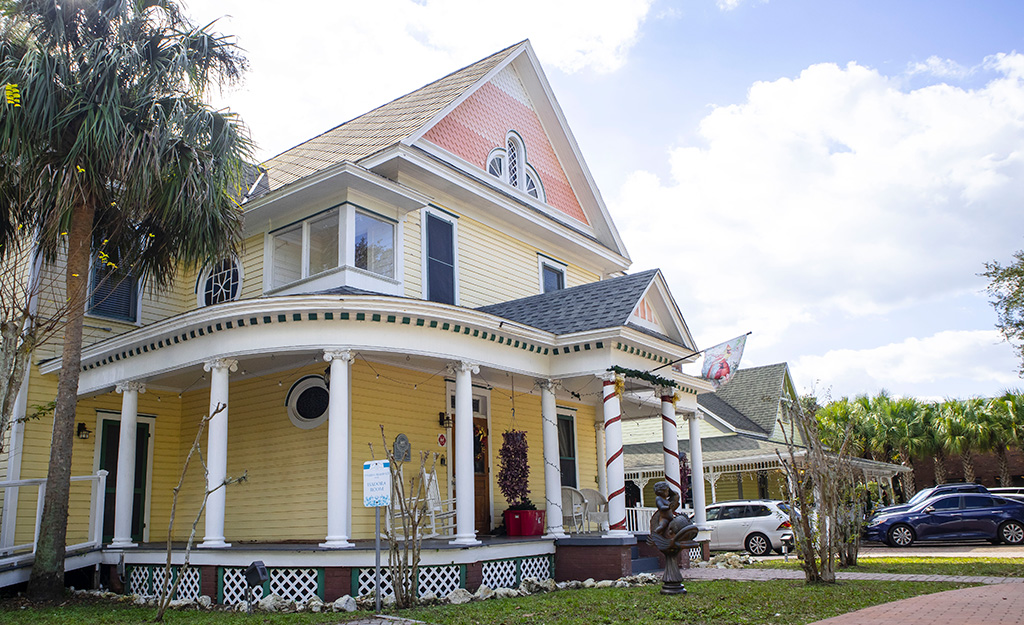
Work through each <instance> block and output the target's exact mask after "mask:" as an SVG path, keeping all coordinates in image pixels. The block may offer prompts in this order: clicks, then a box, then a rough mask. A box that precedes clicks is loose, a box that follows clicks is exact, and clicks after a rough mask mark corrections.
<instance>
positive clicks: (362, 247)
mask: <svg viewBox="0 0 1024 625" xmlns="http://www.w3.org/2000/svg"><path fill="white" fill-rule="evenodd" d="M343 226H345V227H343ZM395 231H396V224H395V222H393V221H391V220H388V219H386V218H383V217H379V216H376V215H372V214H370V213H369V212H366V211H363V210H356V209H355V207H354V206H353V205H351V204H343V205H342V206H340V207H335V208H331V209H329V210H327V211H323V212H321V213H318V214H316V215H313V216H311V217H308V218H306V219H304V220H303V221H300V222H298V223H293V224H290V225H288V226H285V227H283V228H281V229H279V230H275V231H273V232H271V233H270V235H269V240H270V242H269V252H270V259H269V263H268V264H269V267H270V272H269V273H270V279H269V281H268V284H267V286H268V288H269V289H271V290H272V289H278V288H281V287H284V286H286V285H289V284H291V283H293V282H297V281H299V280H303V279H306V278H311V277H313V276H317V275H319V274H325V273H328V272H331V271H333V270H336V269H338V268H339V267H341V266H342V265H343V264H345V265H347V266H352V267H356V268H358V269H363V270H365V271H367V272H370V273H373V274H376V275H377V276H380V277H383V278H388V279H392V280H393V279H394V278H395V274H396V269H395V267H396V256H395ZM342 232H348V233H350V234H348V235H347V240H346V241H344V242H343V241H342ZM342 243H344V246H345V247H342ZM346 255H347V260H345V258H346Z"/></svg>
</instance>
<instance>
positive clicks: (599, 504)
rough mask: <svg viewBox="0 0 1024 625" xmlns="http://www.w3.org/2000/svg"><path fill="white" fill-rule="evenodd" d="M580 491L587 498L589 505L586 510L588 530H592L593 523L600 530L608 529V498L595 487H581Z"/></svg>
mask: <svg viewBox="0 0 1024 625" xmlns="http://www.w3.org/2000/svg"><path fill="white" fill-rule="evenodd" d="M580 492H581V493H583V497H584V499H586V500H587V507H586V509H585V510H584V513H585V519H584V520H585V525H586V527H587V531H588V532H589V531H590V524H591V523H595V524H596V525H597V529H599V530H606V529H608V500H607V499H605V498H604V495H602V494H601V493H599V492H598V491H596V490H594V489H593V488H581V489H580Z"/></svg>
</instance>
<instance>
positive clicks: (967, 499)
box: [964, 495, 992, 508]
mask: <svg viewBox="0 0 1024 625" xmlns="http://www.w3.org/2000/svg"><path fill="white" fill-rule="evenodd" d="M964 507H965V508H991V507H992V498H991V497H986V496H984V495H965V496H964Z"/></svg>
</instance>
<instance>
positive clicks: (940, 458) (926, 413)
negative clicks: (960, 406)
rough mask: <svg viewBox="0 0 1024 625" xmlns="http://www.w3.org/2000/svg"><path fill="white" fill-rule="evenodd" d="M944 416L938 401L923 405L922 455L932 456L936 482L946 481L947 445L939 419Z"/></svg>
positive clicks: (942, 482) (943, 482)
mask: <svg viewBox="0 0 1024 625" xmlns="http://www.w3.org/2000/svg"><path fill="white" fill-rule="evenodd" d="M941 416H942V411H941V406H940V405H939V404H937V403H934V402H932V403H928V404H924V405H923V406H922V407H921V421H922V427H923V428H924V445H923V447H922V448H921V452H920V453H921V455H923V456H931V457H932V462H933V464H934V467H935V483H936V484H945V483H946V479H947V478H946V446H945V440H944V439H943V437H942V432H941V429H940V424H939V420H940V418H941Z"/></svg>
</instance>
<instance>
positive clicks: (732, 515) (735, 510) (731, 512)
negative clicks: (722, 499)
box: [720, 506, 747, 520]
mask: <svg viewBox="0 0 1024 625" xmlns="http://www.w3.org/2000/svg"><path fill="white" fill-rule="evenodd" d="M746 509H747V507H746V506H725V507H723V508H722V516H721V517H720V518H721V519H722V520H725V519H742V518H743V516H744V513H745V512H746Z"/></svg>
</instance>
